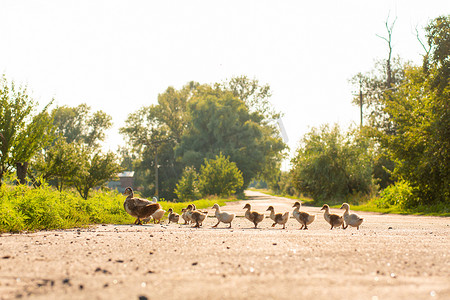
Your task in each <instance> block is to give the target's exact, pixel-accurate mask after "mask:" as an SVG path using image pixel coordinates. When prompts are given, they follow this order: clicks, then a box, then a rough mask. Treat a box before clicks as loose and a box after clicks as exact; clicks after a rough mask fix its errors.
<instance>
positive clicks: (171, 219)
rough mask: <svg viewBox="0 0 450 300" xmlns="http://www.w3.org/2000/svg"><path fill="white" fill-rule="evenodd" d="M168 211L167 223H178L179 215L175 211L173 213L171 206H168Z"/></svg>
mask: <svg viewBox="0 0 450 300" xmlns="http://www.w3.org/2000/svg"><path fill="white" fill-rule="evenodd" d="M168 213H169V216H168V219H169V223H168V224H170V222H172V223H176V224H178V220H179V219H180V215H179V214H177V213H174V212H173V209H172V208H169V210H168Z"/></svg>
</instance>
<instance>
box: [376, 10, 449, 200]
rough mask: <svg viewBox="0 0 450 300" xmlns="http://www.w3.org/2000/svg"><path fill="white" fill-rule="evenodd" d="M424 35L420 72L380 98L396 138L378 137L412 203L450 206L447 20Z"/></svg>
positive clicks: (411, 72)
mask: <svg viewBox="0 0 450 300" xmlns="http://www.w3.org/2000/svg"><path fill="white" fill-rule="evenodd" d="M426 32H427V38H428V39H427V41H428V46H429V49H430V51H429V52H428V53H427V55H426V56H425V59H424V64H423V66H422V68H420V67H414V66H410V67H408V68H407V70H406V78H405V81H404V83H403V84H402V85H401V86H400V87H398V88H397V89H396V90H393V91H392V92H390V93H389V95H386V97H384V98H383V101H384V105H385V111H386V113H388V114H389V115H390V116H391V120H392V122H393V123H394V124H395V127H396V130H397V134H396V135H387V134H385V132H382V131H379V132H378V133H377V134H378V135H377V137H378V138H379V141H380V142H381V144H382V146H383V148H384V149H387V150H388V151H389V154H390V156H391V157H392V158H393V159H394V160H395V161H396V168H395V172H394V174H395V175H396V176H397V177H398V178H401V179H403V180H406V181H407V182H408V183H409V184H410V185H411V186H412V187H413V191H414V193H415V195H416V197H415V201H417V202H418V203H419V204H420V203H422V204H429V203H437V202H443V203H450V152H449V149H450V105H449V104H450V103H449V102H450V86H449V78H450V16H441V17H438V18H436V19H434V20H432V21H431V22H430V24H429V25H428V26H427V27H426ZM415 201H413V202H415ZM412 204H414V203H412ZM416 204H417V203H416Z"/></svg>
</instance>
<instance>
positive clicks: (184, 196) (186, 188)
mask: <svg viewBox="0 0 450 300" xmlns="http://www.w3.org/2000/svg"><path fill="white" fill-rule="evenodd" d="M175 193H176V194H177V196H178V199H180V200H181V201H189V200H197V199H199V198H200V192H199V190H198V174H197V172H196V171H195V169H194V168H193V167H186V168H185V169H184V170H183V175H182V176H181V179H180V181H178V183H177V185H176V188H175Z"/></svg>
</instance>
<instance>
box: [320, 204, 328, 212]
mask: <svg viewBox="0 0 450 300" xmlns="http://www.w3.org/2000/svg"><path fill="white" fill-rule="evenodd" d="M320 210H325V211H329V210H330V207H329V206H328V204H324V205H323V206H322V208H321V209H320Z"/></svg>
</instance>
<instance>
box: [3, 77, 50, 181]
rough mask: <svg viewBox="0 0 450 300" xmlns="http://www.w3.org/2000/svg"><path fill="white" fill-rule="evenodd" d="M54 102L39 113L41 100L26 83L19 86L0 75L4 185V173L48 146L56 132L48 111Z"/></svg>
mask: <svg viewBox="0 0 450 300" xmlns="http://www.w3.org/2000/svg"><path fill="white" fill-rule="evenodd" d="M50 104H51V103H49V104H48V105H46V106H45V107H44V108H43V109H42V110H41V111H40V112H38V113H36V112H35V110H36V107H37V106H38V103H37V102H35V101H34V100H33V99H31V98H30V96H29V95H28V91H27V88H26V87H18V88H17V87H16V85H15V84H14V82H11V83H8V81H7V79H6V77H5V76H4V75H3V76H2V78H0V120H1V123H0V134H1V137H0V185H1V184H2V179H3V174H5V173H7V172H10V171H11V170H12V169H14V168H15V166H16V164H17V163H26V162H28V161H29V160H30V159H31V157H32V156H33V155H35V153H36V152H37V151H39V150H41V149H43V148H44V147H46V146H47V145H48V144H49V143H50V141H51V137H52V136H53V133H52V130H53V128H52V119H51V117H50V115H49V113H48V112H47V110H48V107H49V106H50Z"/></svg>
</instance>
